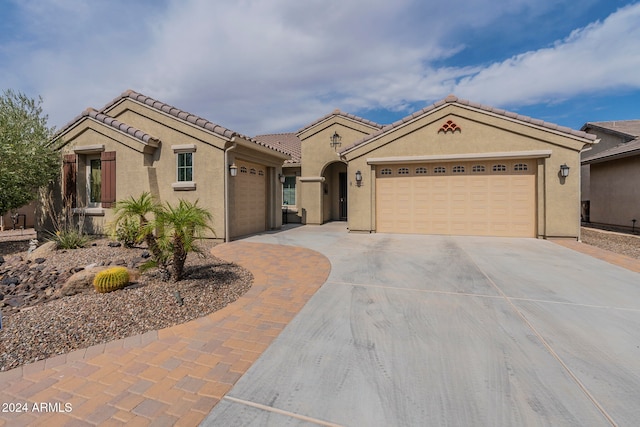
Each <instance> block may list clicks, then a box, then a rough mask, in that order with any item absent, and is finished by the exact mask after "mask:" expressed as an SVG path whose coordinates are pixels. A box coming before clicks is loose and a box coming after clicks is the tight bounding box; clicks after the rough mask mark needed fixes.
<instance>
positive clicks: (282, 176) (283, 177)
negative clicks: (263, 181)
mask: <svg viewBox="0 0 640 427" xmlns="http://www.w3.org/2000/svg"><path fill="white" fill-rule="evenodd" d="M278 178H280V184H284V181H285V180H286V179H287V177H286V176H284V175H282V174H280V175H278Z"/></svg>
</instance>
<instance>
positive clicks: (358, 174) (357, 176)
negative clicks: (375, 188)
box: [356, 171, 362, 187]
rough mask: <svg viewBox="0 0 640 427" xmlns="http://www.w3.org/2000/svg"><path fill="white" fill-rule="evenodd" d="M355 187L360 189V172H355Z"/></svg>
mask: <svg viewBox="0 0 640 427" xmlns="http://www.w3.org/2000/svg"><path fill="white" fill-rule="evenodd" d="M356 185H357V186H358V187H360V186H361V185H362V172H360V171H356Z"/></svg>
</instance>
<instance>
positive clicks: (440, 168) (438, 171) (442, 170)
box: [433, 166, 447, 174]
mask: <svg viewBox="0 0 640 427" xmlns="http://www.w3.org/2000/svg"><path fill="white" fill-rule="evenodd" d="M433 173H435V174H442V173H447V169H446V168H445V167H443V166H438V167H437V168H433Z"/></svg>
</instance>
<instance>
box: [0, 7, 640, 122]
mask: <svg viewBox="0 0 640 427" xmlns="http://www.w3.org/2000/svg"><path fill="white" fill-rule="evenodd" d="M590 1H595V0H585V2H590ZM429 3H432V4H429ZM563 4H568V5H569V7H575V6H573V4H574V3H573V2H571V1H569V0H564V1H563V2H558V1H555V0H544V1H543V0H517V1H516V0H504V1H502V2H496V0H475V1H473V2H470V1H469V0H450V1H448V2H423V1H421V0H398V1H394V2H389V1H388V0H350V1H344V0H305V1H304V2H301V1H299V0H239V1H234V2H230V1H229V2H224V1H218V2H211V1H207V0H165V1H163V2H159V1H154V0H147V1H136V2H131V1H128V0H112V1H109V2H91V3H87V2H84V1H81V0H55V1H53V0H50V1H20V2H15V5H16V6H17V7H18V8H20V9H19V12H20V13H19V14H18V15H16V16H15V19H16V20H19V22H18V24H19V25H16V26H17V27H20V28H22V32H21V33H20V34H0V85H7V86H6V88H9V87H11V88H14V89H17V90H21V91H25V92H27V93H29V94H34V95H37V94H41V95H42V96H43V98H44V99H45V108H46V110H47V111H48V113H49V115H50V118H51V122H52V123H53V124H56V125H58V126H59V125H62V124H64V123H66V122H67V121H69V120H71V119H72V118H73V117H75V116H76V115H77V114H79V113H80V112H81V111H82V110H83V109H84V108H86V107H88V106H94V107H98V108H99V107H101V106H102V105H104V104H106V103H107V102H108V101H110V100H111V99H112V98H114V97H116V96H117V95H118V94H119V93H121V92H122V91H124V90H125V89H128V88H131V89H135V90H138V91H140V92H142V93H144V94H146V95H149V96H152V97H155V98H157V99H159V100H161V101H164V102H167V103H170V104H173V105H175V106H177V107H179V108H183V109H185V110H187V111H191V112H193V113H196V114H199V115H202V116H203V117H206V118H208V119H210V120H212V121H214V122H217V123H219V124H221V125H223V126H227V127H229V128H231V129H234V130H236V131H239V132H242V133H248V134H254V133H266V132H272V131H282V130H287V129H296V128H298V127H300V126H302V125H304V124H306V123H308V122H310V121H313V120H315V119H316V118H318V117H320V116H322V115H324V114H326V113H328V112H330V111H332V110H333V109H334V108H341V109H343V110H345V111H350V112H354V111H363V110H366V109H368V108H384V109H391V110H403V109H405V108H407V105H408V104H410V103H414V102H420V101H428V102H431V101H433V100H434V99H437V98H441V97H444V96H446V95H447V94H448V93H450V92H452V91H454V92H455V93H456V94H457V95H459V96H463V97H468V98H469V99H473V100H475V101H480V102H486V103H491V104H494V105H505V104H514V103H518V102H520V103H523V102H539V101H540V100H542V101H544V100H547V99H550V98H552V97H554V98H556V97H557V96H558V94H560V95H561V96H567V97H568V96H574V95H575V94H579V93H581V92H582V91H585V90H595V89H600V90H605V89H611V88H618V87H622V86H624V85H630V86H633V87H639V86H640V85H639V84H638V76H640V73H637V72H636V73H631V70H633V69H634V68H635V70H638V69H640V67H638V60H639V59H638V55H635V57H634V55H633V54H632V52H633V49H637V46H638V45H639V44H640V38H639V36H638V31H639V30H638V29H637V28H635V27H634V26H633V23H634V20H635V23H637V22H638V21H640V19H639V16H638V13H639V12H638V11H639V10H640V5H636V6H634V7H627V8H624V9H621V10H620V11H618V12H617V13H616V14H614V15H612V16H611V17H609V18H608V19H606V20H605V21H604V22H601V23H600V22H598V23H594V24H592V25H590V26H588V27H586V28H584V29H580V30H576V31H575V32H574V33H573V34H572V35H571V36H569V37H568V38H567V39H565V40H562V41H560V42H558V43H556V44H555V45H552V46H550V47H547V48H544V49H541V50H537V51H532V52H527V53H525V54H522V55H519V56H515V57H513V58H510V59H508V60H506V61H503V62H498V63H495V64H490V65H489V66H482V65H473V64H472V65H469V66H447V65H435V64H446V63H447V59H448V58H451V57H452V56H453V55H456V54H460V55H463V54H464V49H465V48H466V46H465V43H467V41H466V40H465V39H464V36H465V31H464V30H466V29H474V30H477V31H494V30H495V29H496V28H497V27H499V25H498V24H499V23H500V22H501V20H502V19H505V17H508V18H509V19H511V18H514V17H518V18H521V19H523V20H525V21H527V24H526V25H529V26H528V27H527V26H526V25H525V23H523V28H528V29H529V30H530V29H531V28H532V27H531V25H535V18H536V17H537V16H541V15H543V14H544V13H546V12H548V11H550V10H555V9H554V8H558V7H561V6H562V5H563ZM88 5H90V6H88ZM559 5H560V6H559ZM568 70H569V71H568ZM571 70H576V71H575V72H573V71H571ZM578 77H579V78H578ZM4 88H5V87H0V89H4Z"/></svg>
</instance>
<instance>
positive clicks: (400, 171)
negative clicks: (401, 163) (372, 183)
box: [398, 168, 409, 175]
mask: <svg viewBox="0 0 640 427" xmlns="http://www.w3.org/2000/svg"><path fill="white" fill-rule="evenodd" d="M398 175H409V168H398Z"/></svg>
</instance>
